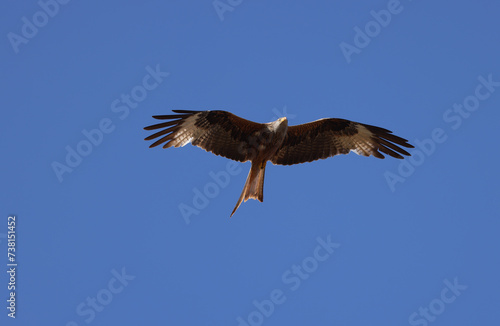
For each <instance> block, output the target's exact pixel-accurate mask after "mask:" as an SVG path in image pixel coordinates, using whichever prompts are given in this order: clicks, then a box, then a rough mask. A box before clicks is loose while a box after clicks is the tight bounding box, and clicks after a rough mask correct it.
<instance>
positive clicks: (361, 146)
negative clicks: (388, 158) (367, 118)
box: [346, 124, 377, 156]
mask: <svg viewBox="0 0 500 326" xmlns="http://www.w3.org/2000/svg"><path fill="white" fill-rule="evenodd" d="M356 129H357V130H358V133H357V134H356V135H354V136H350V137H348V138H347V139H346V140H347V141H348V142H349V143H350V144H349V145H348V146H349V147H348V148H352V149H351V151H352V152H354V153H356V154H358V155H362V156H370V155H372V154H373V152H374V151H376V150H377V149H376V148H375V147H374V144H373V140H372V137H373V133H372V132H371V131H369V130H368V129H366V127H364V126H363V125H360V124H358V125H356Z"/></svg>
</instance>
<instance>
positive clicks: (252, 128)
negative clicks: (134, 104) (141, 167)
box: [144, 110, 264, 162]
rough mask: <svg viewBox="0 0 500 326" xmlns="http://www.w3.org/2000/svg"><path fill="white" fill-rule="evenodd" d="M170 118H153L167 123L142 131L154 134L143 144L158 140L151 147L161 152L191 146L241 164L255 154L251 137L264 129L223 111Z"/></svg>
mask: <svg viewBox="0 0 500 326" xmlns="http://www.w3.org/2000/svg"><path fill="white" fill-rule="evenodd" d="M173 112H174V113H178V114H170V115H157V116H153V118H155V119H159V120H171V121H167V122H162V123H159V124H155V125H152V126H148V127H145V128H144V129H145V130H156V129H163V128H166V129H163V130H161V131H158V132H156V133H154V134H152V135H150V136H148V137H146V138H145V140H151V139H155V138H158V137H161V138H160V139H158V140H156V141H155V142H154V143H153V144H151V146H149V147H155V146H158V145H161V144H163V148H169V147H182V146H185V145H186V144H189V143H192V144H193V145H195V146H198V147H200V148H203V149H204V150H206V151H208V152H212V153H214V154H216V155H220V156H223V157H226V158H229V159H231V160H235V161H239V162H245V161H249V160H252V158H253V157H254V156H255V154H256V151H255V150H254V149H253V148H252V146H253V144H251V141H252V139H253V138H252V137H253V135H255V134H257V133H258V131H259V130H261V129H262V128H263V127H264V124H261V123H256V122H253V121H249V120H246V119H243V118H240V117H238V116H236V115H234V114H232V113H230V112H226V111H190V110H173Z"/></svg>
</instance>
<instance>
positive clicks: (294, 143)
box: [271, 118, 413, 165]
mask: <svg viewBox="0 0 500 326" xmlns="http://www.w3.org/2000/svg"><path fill="white" fill-rule="evenodd" d="M398 145H399V146H403V147H407V148H413V146H412V145H410V144H409V143H408V141H407V140H406V139H403V138H401V137H398V136H395V135H393V134H392V132H391V131H389V130H387V129H384V128H380V127H375V126H371V125H367V124H362V123H358V122H353V121H349V120H344V119H328V118H327V119H320V120H316V121H313V122H310V123H305V124H301V125H297V126H290V127H289V128H288V133H287V136H286V138H285V140H284V141H283V144H282V145H281V148H280V149H279V150H278V151H277V152H276V154H275V155H274V157H273V158H272V159H271V162H272V163H273V164H281V165H291V164H298V163H305V162H312V161H315V160H318V159H325V158H328V157H331V156H335V155H338V154H348V153H349V152H350V151H353V152H355V153H356V154H358V155H363V156H370V155H373V156H375V157H377V158H381V159H382V158H384V155H382V154H381V153H380V152H382V153H384V154H387V155H390V156H392V157H395V158H398V159H402V158H403V156H401V154H403V155H408V156H410V154H409V153H408V152H407V151H405V150H404V149H402V148H401V147H399V146H398Z"/></svg>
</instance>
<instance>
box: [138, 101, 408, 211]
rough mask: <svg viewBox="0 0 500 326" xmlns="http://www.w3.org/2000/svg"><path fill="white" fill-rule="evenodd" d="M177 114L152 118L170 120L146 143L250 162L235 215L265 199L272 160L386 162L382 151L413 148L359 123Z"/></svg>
mask: <svg viewBox="0 0 500 326" xmlns="http://www.w3.org/2000/svg"><path fill="white" fill-rule="evenodd" d="M173 112H174V113H176V114H169V115H156V116H153V118H155V119H159V120H169V121H166V122H161V123H158V124H155V125H152V126H148V127H145V128H144V129H145V130H155V129H163V130H161V131H158V132H156V133H154V134H152V135H151V136H148V137H146V138H145V140H151V139H155V138H159V139H158V140H156V141H155V142H154V143H153V144H151V146H149V147H155V146H158V145H161V144H163V148H169V147H182V146H185V145H186V144H188V143H191V144H193V145H194V146H198V147H201V148H203V149H204V150H206V151H208V152H212V153H214V154H216V155H220V156H223V157H226V158H229V159H231V160H235V161H239V162H246V161H251V162H252V166H251V167H250V172H249V173H248V177H247V180H246V183H245V186H244V187H243V191H242V192H241V196H240V198H239V199H238V202H237V203H236V206H235V207H234V209H233V211H232V213H231V216H233V214H234V212H236V210H237V209H238V207H239V206H240V205H241V202H242V201H245V202H246V201H247V200H248V199H257V200H259V201H261V202H262V201H263V200H264V172H265V169H266V163H267V161H271V163H273V164H279V165H291V164H298V163H305V162H312V161H315V160H318V159H325V158H328V157H330V156H335V155H337V154H348V153H349V152H350V151H353V152H354V153H356V154H358V155H363V156H370V155H373V156H375V157H376V158H384V155H382V153H384V154H387V155H390V156H392V157H395V158H398V159H402V158H403V156H401V154H403V155H407V156H410V153H408V152H407V151H405V150H404V149H402V148H401V147H400V146H403V147H407V148H413V146H412V145H411V144H409V143H408V141H407V140H406V139H403V138H401V137H398V136H395V135H393V134H392V132H391V131H389V130H387V129H384V128H380V127H375V126H371V125H367V124H363V123H359V122H354V121H349V120H344V119H332V118H325V119H319V120H316V121H313V122H309V123H305V124H301V125H296V126H288V120H287V119H286V118H279V119H278V120H276V121H273V122H269V123H257V122H253V121H249V120H246V119H243V118H240V117H238V116H236V115H234V114H232V113H230V112H227V111H188V110H173Z"/></svg>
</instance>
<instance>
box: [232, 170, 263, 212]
mask: <svg viewBox="0 0 500 326" xmlns="http://www.w3.org/2000/svg"><path fill="white" fill-rule="evenodd" d="M265 171H266V162H264V163H253V162H252V166H251V167H250V172H248V177H247V181H246V182H245V186H244V187H243V191H242V192H241V195H240V198H239V199H238V202H237V203H236V206H235V207H234V209H233V212H232V213H231V216H233V214H234V212H236V210H237V209H238V207H240V205H241V202H243V201H247V200H249V199H257V200H258V201H260V202H261V201H263V200H264V173H265Z"/></svg>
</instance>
